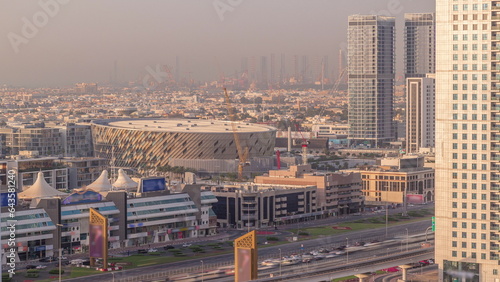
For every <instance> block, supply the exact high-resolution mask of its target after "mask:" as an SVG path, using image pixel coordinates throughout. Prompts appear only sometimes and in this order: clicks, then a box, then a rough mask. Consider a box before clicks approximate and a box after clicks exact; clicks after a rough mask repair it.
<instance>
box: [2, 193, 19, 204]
mask: <svg viewBox="0 0 500 282" xmlns="http://www.w3.org/2000/svg"><path fill="white" fill-rule="evenodd" d="M9 195H12V196H10V199H11V200H10V201H9ZM0 199H1V201H2V207H8V206H9V203H10V204H11V206H12V204H14V206H16V205H17V193H16V192H14V193H0ZM12 199H14V201H12Z"/></svg>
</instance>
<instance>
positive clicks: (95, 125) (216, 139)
mask: <svg viewBox="0 0 500 282" xmlns="http://www.w3.org/2000/svg"><path fill="white" fill-rule="evenodd" d="M235 125H236V130H237V132H238V135H239V137H240V142H241V146H242V148H246V147H248V152H249V159H252V158H261V157H272V155H273V153H274V151H273V149H274V146H275V141H276V131H277V130H276V128H273V127H270V126H265V125H259V124H251V123H243V122H237V123H235ZM91 126H92V140H93V146H94V152H95V156H96V157H101V158H107V159H109V160H110V161H111V163H112V165H113V166H115V167H127V168H141V167H142V168H143V167H159V166H166V165H171V164H172V163H173V161H174V160H235V159H237V158H238V151H237V146H236V144H235V142H234V135H233V126H232V124H231V122H230V121H217V120H199V119H115V120H111V119H108V120H96V121H93V122H92V124H91Z"/></svg>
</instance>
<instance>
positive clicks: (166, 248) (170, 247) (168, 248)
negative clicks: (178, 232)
mask: <svg viewBox="0 0 500 282" xmlns="http://www.w3.org/2000/svg"><path fill="white" fill-rule="evenodd" d="M163 249H164V250H165V251H166V250H171V249H175V247H174V246H172V245H166V246H165V247H163Z"/></svg>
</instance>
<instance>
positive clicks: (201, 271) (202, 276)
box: [200, 260, 204, 282]
mask: <svg viewBox="0 0 500 282" xmlns="http://www.w3.org/2000/svg"><path fill="white" fill-rule="evenodd" d="M200 262H201V282H203V274H204V272H203V261H202V260H200Z"/></svg>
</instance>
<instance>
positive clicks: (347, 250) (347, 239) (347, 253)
mask: <svg viewBox="0 0 500 282" xmlns="http://www.w3.org/2000/svg"><path fill="white" fill-rule="evenodd" d="M345 239H346V241H347V243H346V245H345V251H346V255H347V263H349V249H347V246H349V238H347V237H346V238H345Z"/></svg>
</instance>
